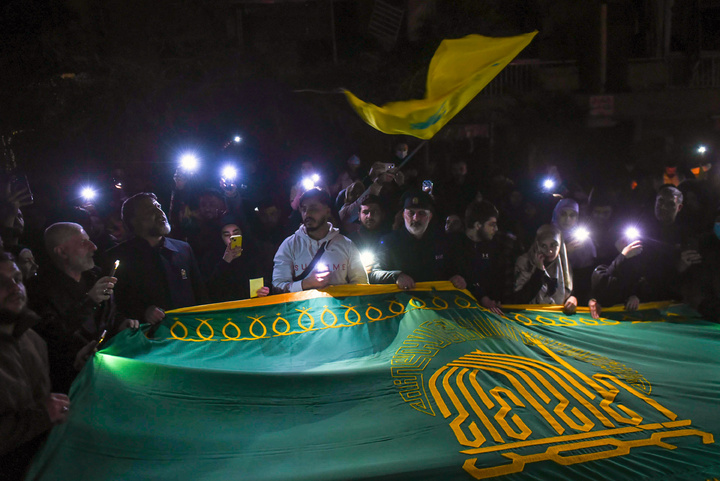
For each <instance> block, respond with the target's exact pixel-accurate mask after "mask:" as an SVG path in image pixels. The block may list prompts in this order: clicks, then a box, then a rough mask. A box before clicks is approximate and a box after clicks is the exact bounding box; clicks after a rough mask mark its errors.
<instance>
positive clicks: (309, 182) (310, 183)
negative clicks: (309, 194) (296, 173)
mask: <svg viewBox="0 0 720 481" xmlns="http://www.w3.org/2000/svg"><path fill="white" fill-rule="evenodd" d="M302 186H303V189H305V190H310V189H312V188H313V187H315V182H313V180H312V179H311V178H310V177H305V178H304V179H303V180H302Z"/></svg>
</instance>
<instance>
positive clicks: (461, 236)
mask: <svg viewBox="0 0 720 481" xmlns="http://www.w3.org/2000/svg"><path fill="white" fill-rule="evenodd" d="M468 241H470V239H468V237H467V236H466V235H465V233H464V232H452V233H450V234H447V235H446V236H445V244H446V245H448V246H462V245H464V244H467V243H468Z"/></svg>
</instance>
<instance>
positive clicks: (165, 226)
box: [148, 220, 171, 237]
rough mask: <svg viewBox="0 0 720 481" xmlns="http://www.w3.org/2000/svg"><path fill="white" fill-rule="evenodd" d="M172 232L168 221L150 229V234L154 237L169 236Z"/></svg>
mask: <svg viewBox="0 0 720 481" xmlns="http://www.w3.org/2000/svg"><path fill="white" fill-rule="evenodd" d="M170 230H171V227H170V224H169V223H168V221H167V220H165V221H163V222H158V223H156V224H153V226H152V227H150V229H148V234H149V235H150V236H152V237H160V236H165V235H168V234H169V233H170Z"/></svg>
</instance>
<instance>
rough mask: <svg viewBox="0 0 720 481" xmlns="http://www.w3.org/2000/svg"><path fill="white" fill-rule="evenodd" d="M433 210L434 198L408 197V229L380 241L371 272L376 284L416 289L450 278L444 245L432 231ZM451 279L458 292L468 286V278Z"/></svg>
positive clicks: (423, 195) (405, 213) (405, 208)
mask: <svg viewBox="0 0 720 481" xmlns="http://www.w3.org/2000/svg"><path fill="white" fill-rule="evenodd" d="M432 208H433V202H432V198H431V197H430V196H429V195H428V194H427V193H425V192H422V191H410V192H408V193H407V194H405V196H404V197H403V221H404V227H402V228H400V229H398V230H396V231H393V232H391V233H390V234H388V235H386V236H385V237H383V238H382V240H381V241H380V248H379V252H378V255H377V256H376V260H375V265H374V266H373V270H372V272H371V273H370V281H371V282H372V283H373V284H392V283H395V284H397V286H398V287H399V288H401V289H413V288H415V283H416V282H423V281H438V280H443V279H448V277H449V276H448V274H449V273H448V272H447V268H446V264H445V252H444V249H443V245H442V243H441V242H440V241H439V240H438V239H437V238H436V236H435V233H434V232H433V231H431V230H429V229H428V226H429V225H430V221H431V220H432V216H433V213H432ZM449 280H450V281H451V282H452V283H453V285H454V286H455V287H457V288H458V289H465V287H466V285H465V279H463V278H462V276H460V275H452V277H449Z"/></svg>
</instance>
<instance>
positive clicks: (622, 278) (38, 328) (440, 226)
mask: <svg viewBox="0 0 720 481" xmlns="http://www.w3.org/2000/svg"><path fill="white" fill-rule="evenodd" d="M407 155H408V146H407V145H406V144H399V145H397V146H396V148H395V149H394V151H393V153H392V154H391V155H388V158H387V159H383V160H387V162H383V161H378V162H373V163H372V165H370V168H369V169H367V171H365V170H363V168H362V163H361V161H360V159H359V158H358V157H357V156H352V157H350V159H349V160H348V161H347V163H346V164H345V165H344V166H343V168H342V169H340V172H339V173H337V176H335V177H332V178H331V177H329V176H327V175H326V174H325V173H323V172H320V169H319V168H318V166H316V165H313V163H312V162H303V163H302V165H301V169H300V176H299V178H298V179H297V182H293V183H292V185H289V186H288V190H286V191H285V192H287V194H286V195H283V194H282V193H279V192H278V189H277V187H278V184H277V183H275V184H272V183H271V184H268V185H266V186H264V187H262V188H259V187H258V188H255V189H254V190H253V191H252V193H251V192H250V190H247V189H245V187H244V186H242V185H241V184H240V183H235V181H233V179H228V178H221V179H220V180H219V183H218V184H216V185H210V186H208V185H202V184H200V183H197V182H194V181H193V177H192V176H191V175H190V174H189V173H188V172H185V171H183V170H182V169H178V171H177V172H176V173H175V176H174V177H173V183H174V187H173V189H172V195H171V196H170V202H169V205H167V207H166V208H165V207H163V206H162V205H161V203H160V201H159V200H158V196H157V195H156V194H155V193H152V192H137V193H136V192H129V193H127V195H122V196H121V198H119V199H116V201H115V202H108V203H107V205H105V206H102V208H101V206H98V205H95V204H93V203H92V202H85V203H83V204H82V205H79V206H70V207H69V208H65V207H63V208H60V209H56V210H55V212H52V213H51V212H43V213H41V215H39V214H38V212H37V209H36V210H35V211H33V214H32V226H31V228H26V226H25V221H24V216H23V212H24V211H25V210H26V209H28V208H29V206H30V205H31V203H32V202H33V201H34V202H36V206H37V200H38V199H33V198H32V194H31V193H30V191H29V190H28V185H27V183H26V184H23V183H18V182H16V181H15V180H16V179H14V178H11V177H8V178H7V179H4V181H3V183H2V184H3V186H4V187H2V193H1V194H0V196H1V197H2V198H1V199H0V222H2V225H1V226H0V237H1V238H2V243H3V246H2V248H3V252H2V255H1V256H0V344H1V345H2V347H0V379H2V386H3V389H2V390H1V392H0V416H1V417H0V459H2V463H1V464H2V466H3V470H4V471H5V473H10V474H11V479H12V473H15V475H16V477H17V478H20V477H21V475H22V472H23V470H24V469H26V467H27V465H28V462H29V460H30V459H31V457H32V455H33V453H34V452H35V451H36V450H37V447H38V446H39V444H40V443H41V442H42V440H43V436H44V435H45V434H46V433H47V432H48V430H49V429H50V428H51V427H52V426H53V425H54V424H57V423H61V422H63V421H65V420H66V419H67V416H68V413H69V411H70V409H71V406H70V401H69V398H68V397H67V393H68V392H69V389H70V385H71V384H72V382H73V380H74V379H75V377H76V376H77V374H78V372H79V371H80V369H82V367H83V365H84V364H85V362H86V361H87V360H88V359H89V358H90V357H91V356H92V355H93V353H94V352H96V350H97V348H98V344H99V343H100V342H103V340H104V339H107V338H110V337H112V336H114V335H116V334H117V333H119V332H120V331H122V330H124V329H137V328H138V326H139V324H141V323H147V324H150V325H152V326H156V325H158V324H159V323H161V322H162V320H163V318H164V317H165V312H166V311H167V310H170V309H176V308H182V307H187V306H193V305H198V304H204V303H209V302H221V301H230V300H240V299H248V298H252V297H258V296H259V297H262V296H270V295H277V294H282V293H288V292H297V291H302V290H308V289H321V288H324V287H327V286H331V285H338V284H367V283H370V284H395V285H397V287H398V288H400V289H403V290H412V289H413V288H414V287H415V285H416V283H418V282H424V281H440V280H443V281H449V282H451V283H452V285H454V286H455V287H456V288H458V289H467V290H468V291H469V292H470V293H472V294H473V296H474V297H475V298H476V299H477V301H478V302H479V304H480V305H482V306H483V307H484V308H486V309H488V310H489V311H492V312H494V313H496V314H498V315H503V305H507V304H556V305H561V306H563V311H564V312H566V313H567V314H572V313H574V312H576V309H577V307H578V306H588V307H589V312H590V315H591V316H593V317H595V318H597V317H599V316H600V315H601V309H602V307H601V306H610V305H615V304H623V305H624V306H625V309H627V310H629V311H632V310H635V309H637V308H638V306H639V305H640V303H644V302H651V301H662V300H677V301H682V302H685V303H687V304H689V305H690V306H692V307H694V308H696V309H698V310H699V311H700V312H701V313H702V314H703V315H704V316H705V317H706V318H707V319H709V320H713V321H718V320H719V318H720V249H719V247H720V211H718V210H717V209H716V206H717V201H718V195H717V193H718V192H720V190H719V189H718V188H717V185H716V183H715V181H714V177H713V175H711V174H714V172H712V170H711V169H710V167H707V166H706V167H704V168H702V169H698V171H697V173H696V172H695V171H694V170H693V171H692V172H691V175H692V177H693V178H688V179H682V178H681V176H680V175H679V172H678V170H677V168H676V167H675V166H668V167H667V168H665V169H664V170H663V171H662V172H660V171H659V172H658V176H645V177H644V178H639V177H637V176H633V172H632V170H628V171H627V172H625V173H626V174H627V175H626V176H625V177H622V176H620V177H618V181H617V183H616V184H615V185H613V186H611V187H597V188H593V189H592V190H591V191H590V192H585V191H584V190H583V189H582V188H581V187H579V186H578V184H576V183H574V182H572V181H570V180H565V179H563V178H562V176H561V175H560V172H559V171H558V170H557V169H556V168H552V167H551V168H548V169H547V171H546V172H544V174H546V175H543V176H541V177H540V178H535V179H510V178H508V177H507V176H504V175H501V174H499V173H493V174H492V175H491V176H485V177H484V178H482V179H481V177H483V176H482V175H481V174H482V172H476V174H477V175H476V176H475V177H473V176H472V175H470V174H469V173H468V167H469V165H473V166H474V164H473V163H472V162H469V161H468V160H465V159H451V160H449V161H448V163H447V164H446V165H445V166H444V167H443V168H442V169H439V168H438V167H437V166H435V167H434V171H423V170H422V169H418V168H416V167H413V166H414V164H413V163H408V164H407V165H406V166H403V168H400V166H401V164H402V163H403V160H404V159H406V158H407ZM689 173H690V172H689ZM656 177H657V178H656ZM689 177H690V176H689ZM328 179H331V180H330V181H328ZM333 180H334V182H333ZM251 190H252V189H251ZM36 193H37V192H36ZM116 197H117V196H116ZM26 288H27V289H26ZM151 331H152V328H151Z"/></svg>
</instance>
